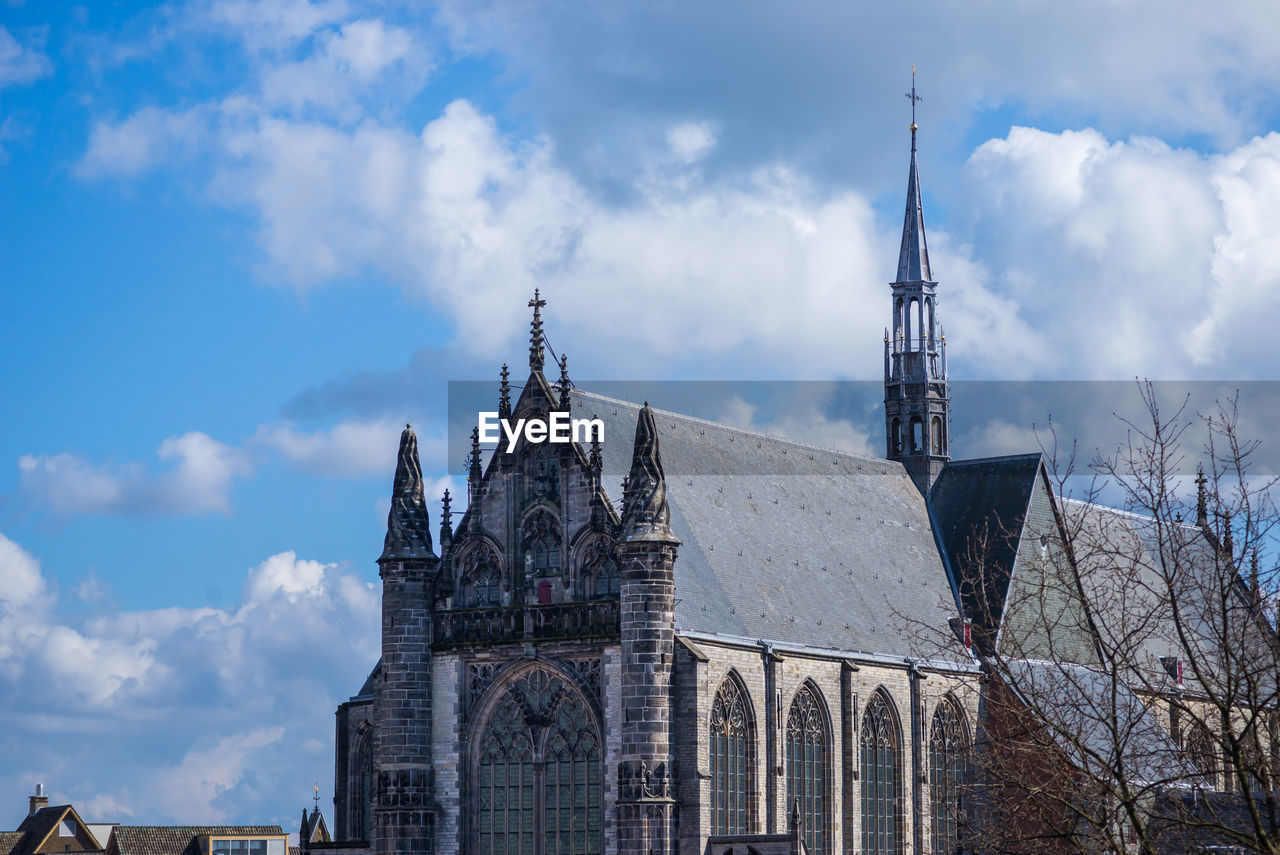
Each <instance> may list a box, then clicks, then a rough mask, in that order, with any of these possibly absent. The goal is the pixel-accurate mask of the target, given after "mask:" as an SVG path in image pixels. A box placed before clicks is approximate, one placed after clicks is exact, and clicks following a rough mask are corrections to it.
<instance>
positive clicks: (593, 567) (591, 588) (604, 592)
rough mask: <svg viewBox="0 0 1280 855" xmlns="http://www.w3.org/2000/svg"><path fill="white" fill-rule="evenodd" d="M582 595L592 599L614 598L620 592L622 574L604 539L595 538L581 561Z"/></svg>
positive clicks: (607, 542)
mask: <svg viewBox="0 0 1280 855" xmlns="http://www.w3.org/2000/svg"><path fill="white" fill-rule="evenodd" d="M582 584H583V588H584V590H583V595H584V596H586V597H591V598H594V599H603V598H605V597H616V596H618V594H619V593H620V592H621V590H622V574H621V573H620V572H619V571H618V562H616V561H614V560H613V550H612V548H611V545H610V543H609V541H608V540H607V539H605V538H597V539H596V540H595V541H593V542H592V543H591V546H589V547H588V548H587V551H586V556H585V557H584V559H583V561H582Z"/></svg>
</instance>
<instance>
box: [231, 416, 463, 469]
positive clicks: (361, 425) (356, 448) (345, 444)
mask: <svg viewBox="0 0 1280 855" xmlns="http://www.w3.org/2000/svg"><path fill="white" fill-rule="evenodd" d="M403 429H404V424H403V423H400V422H394V421H390V420H386V419H382V420H373V421H363V420H357V421H344V422H340V423H338V424H337V425H335V426H334V427H332V428H330V429H328V430H319V431H313V432H305V431H300V430H298V429H297V428H295V427H294V426H293V425H292V424H289V423H287V422H286V423H276V424H271V425H264V426H262V427H261V428H259V429H258V432H257V433H256V434H254V436H253V437H252V438H251V439H250V444H252V445H257V446H259V447H263V448H268V449H271V450H272V451H275V452H278V453H279V454H280V455H282V456H283V457H284V458H285V459H286V460H288V461H289V462H290V463H292V464H293V465H295V466H297V467H299V468H300V469H303V470H304V471H307V472H311V473H314V474H319V475H331V476H340V477H362V476H368V475H388V474H389V473H390V472H392V471H394V469H395V456H396V450H397V449H398V448H399V446H400V431H401V430H403ZM418 454H419V457H420V458H422V459H423V460H428V461H429V460H436V459H439V460H441V461H442V460H443V456H444V440H443V438H436V437H430V436H425V435H423V434H421V433H419V436H418Z"/></svg>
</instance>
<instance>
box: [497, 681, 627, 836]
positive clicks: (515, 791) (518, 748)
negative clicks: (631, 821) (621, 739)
mask: <svg viewBox="0 0 1280 855" xmlns="http://www.w3.org/2000/svg"><path fill="white" fill-rule="evenodd" d="M600 760H601V758H600V734H599V730H598V728H597V726H596V722H595V716H594V715H593V714H592V713H591V710H590V709H588V707H587V703H586V701H585V699H584V697H583V696H582V694H581V693H580V692H579V691H578V690H577V689H576V688H574V687H573V686H572V685H571V684H570V683H568V682H566V681H565V680H563V679H562V678H561V677H560V676H558V675H556V674H554V673H552V672H550V671H547V670H544V669H535V670H532V671H526V672H525V673H524V674H523V675H521V676H520V677H518V678H517V679H515V680H513V681H512V682H511V683H510V684H509V685H508V686H507V688H506V692H505V693H504V694H503V696H502V698H501V700H500V701H499V702H498V705H497V706H496V707H495V708H494V710H493V713H492V714H491V715H490V718H489V721H488V723H487V725H486V726H485V728H484V730H483V731H482V733H481V736H480V743H479V763H478V767H477V771H476V776H475V782H476V786H475V794H474V797H475V805H476V811H475V817H476V825H477V834H476V837H477V838H478V844H479V845H478V851H479V852H481V853H483V855H599V853H600V852H601V851H602V845H603V844H602V841H601V833H600V832H601V817H602V810H603V800H604V799H603V778H602V772H601V766H600Z"/></svg>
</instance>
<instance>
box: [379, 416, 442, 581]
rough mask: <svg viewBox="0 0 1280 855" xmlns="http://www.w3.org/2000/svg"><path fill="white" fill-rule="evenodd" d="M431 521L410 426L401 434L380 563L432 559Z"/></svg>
mask: <svg viewBox="0 0 1280 855" xmlns="http://www.w3.org/2000/svg"><path fill="white" fill-rule="evenodd" d="M434 557H435V555H434V553H433V551H432V546H431V521H430V519H429V518H428V516H427V503H426V497H425V496H424V495H423V489H422V465H421V464H420V463H419V462H418V437H417V435H416V434H414V432H413V428H412V427H410V426H409V425H405V426H404V431H403V432H401V434H400V453H399V456H398V457H397V459H396V476H395V481H394V483H393V486H392V490H391V510H390V511H389V512H388V513H387V537H386V540H385V542H384V544H383V549H382V557H381V558H379V559H378V561H379V562H385V561H409V560H413V559H424V558H434Z"/></svg>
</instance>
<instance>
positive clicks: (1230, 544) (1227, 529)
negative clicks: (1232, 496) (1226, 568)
mask: <svg viewBox="0 0 1280 855" xmlns="http://www.w3.org/2000/svg"><path fill="white" fill-rule="evenodd" d="M1222 548H1223V550H1224V551H1225V552H1226V553H1227V558H1228V559H1229V558H1231V556H1232V555H1233V554H1234V552H1235V542H1234V541H1233V539H1232V535H1231V511H1229V510H1228V511H1227V512H1226V513H1224V514H1223V515H1222Z"/></svg>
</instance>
